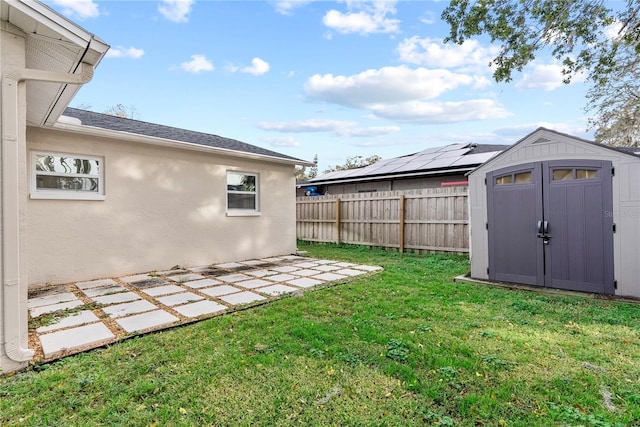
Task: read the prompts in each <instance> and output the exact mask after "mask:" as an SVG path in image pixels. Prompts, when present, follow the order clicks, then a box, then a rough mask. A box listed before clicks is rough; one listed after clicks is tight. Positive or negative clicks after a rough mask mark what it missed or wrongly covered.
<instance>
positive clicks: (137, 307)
mask: <svg viewBox="0 0 640 427" xmlns="http://www.w3.org/2000/svg"><path fill="white" fill-rule="evenodd" d="M157 308H158V307H156V306H155V305H153V304H151V303H150V302H149V301H146V300H140V301H133V302H125V303H123V304H117V305H110V306H108V307H104V308H103V309H102V311H104V312H105V313H107V314H108V315H109V316H111V317H123V316H128V315H130V314H136V313H142V312H144V311H150V310H154V309H157Z"/></svg>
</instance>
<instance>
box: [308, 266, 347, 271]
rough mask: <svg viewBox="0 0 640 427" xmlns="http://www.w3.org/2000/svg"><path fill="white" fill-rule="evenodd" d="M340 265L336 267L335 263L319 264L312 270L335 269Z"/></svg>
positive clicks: (338, 268)
mask: <svg viewBox="0 0 640 427" xmlns="http://www.w3.org/2000/svg"><path fill="white" fill-rule="evenodd" d="M340 268H341V267H336V266H335V265H319V266H317V267H314V268H313V269H314V270H318V271H336V270H340Z"/></svg>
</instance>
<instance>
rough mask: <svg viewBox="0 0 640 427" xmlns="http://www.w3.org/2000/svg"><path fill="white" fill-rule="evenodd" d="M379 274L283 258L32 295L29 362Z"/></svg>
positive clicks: (107, 280) (71, 286)
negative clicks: (32, 356) (367, 275)
mask: <svg viewBox="0 0 640 427" xmlns="http://www.w3.org/2000/svg"><path fill="white" fill-rule="evenodd" d="M381 269H382V268H381V267H378V266H369V265H356V264H352V263H346V262H339V261H332V260H326V259H315V258H308V257H302V256H298V255H287V256H281V257H274V258H264V259H254V260H247V261H241V262H233V263H225V264H217V265H208V266H201V267H194V268H180V269H178V268H176V269H172V270H167V271H154V272H149V273H143V274H136V275H131V276H123V277H117V278H105V279H98V280H91V281H85V282H76V283H69V284H64V285H56V286H51V287H47V288H45V289H37V290H33V291H31V292H30V295H29V302H28V307H29V324H30V330H29V341H30V343H29V345H30V347H31V348H33V349H34V350H35V351H36V355H35V358H34V362H35V363H40V362H47V361H51V360H55V359H58V358H61V357H64V356H68V355H71V354H75V353H79V352H82V351H86V350H90V349H93V348H97V347H101V346H104V345H106V344H110V343H113V342H116V341H119V340H121V339H124V338H127V337H130V336H135V335H139V334H143V333H147V332H150V331H155V330H161V329H165V328H169V327H173V326H176V325H180V324H185V323H190V322H194V321H198V320H202V319H207V318H210V317H213V316H218V315H222V314H225V313H230V312H233V311H236V310H238V309H239V308H246V307H250V306H256V305H261V304H264V303H267V302H270V301H274V300H277V299H279V298H282V297H283V296H286V295H291V294H296V293H301V292H304V291H305V290H309V289H313V288H317V287H323V286H327V285H329V284H332V283H340V282H342V281H345V280H346V279H348V278H350V277H354V276H359V275H363V274H370V273H374V272H377V271H379V270H381Z"/></svg>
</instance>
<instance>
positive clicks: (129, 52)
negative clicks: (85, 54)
mask: <svg viewBox="0 0 640 427" xmlns="http://www.w3.org/2000/svg"><path fill="white" fill-rule="evenodd" d="M142 55H144V50H142V49H138V48H135V47H133V46H132V47H128V48H125V47H116V48H113V47H112V48H110V49H109V50H108V51H107V55H106V57H107V58H132V59H140V58H142Z"/></svg>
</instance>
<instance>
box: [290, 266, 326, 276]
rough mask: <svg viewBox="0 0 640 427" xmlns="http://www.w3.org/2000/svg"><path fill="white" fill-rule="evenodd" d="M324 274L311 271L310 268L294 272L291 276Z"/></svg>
mask: <svg viewBox="0 0 640 427" xmlns="http://www.w3.org/2000/svg"><path fill="white" fill-rule="evenodd" d="M320 273H322V272H321V271H318V270H311V269H308V268H305V269H302V270H296V271H292V272H291V274H293V275H296V276H315V275H316V274H320Z"/></svg>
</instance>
